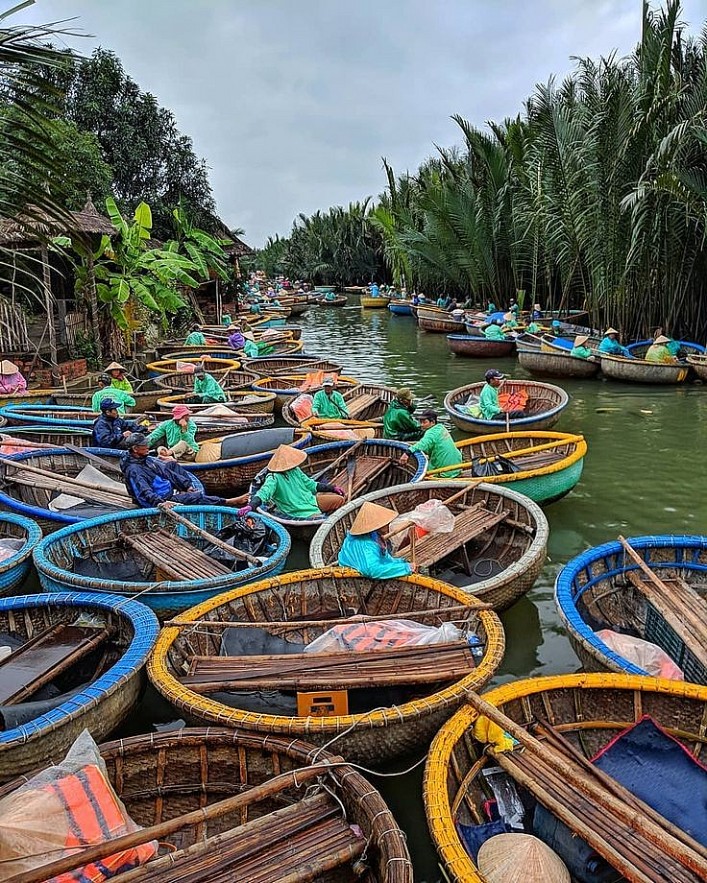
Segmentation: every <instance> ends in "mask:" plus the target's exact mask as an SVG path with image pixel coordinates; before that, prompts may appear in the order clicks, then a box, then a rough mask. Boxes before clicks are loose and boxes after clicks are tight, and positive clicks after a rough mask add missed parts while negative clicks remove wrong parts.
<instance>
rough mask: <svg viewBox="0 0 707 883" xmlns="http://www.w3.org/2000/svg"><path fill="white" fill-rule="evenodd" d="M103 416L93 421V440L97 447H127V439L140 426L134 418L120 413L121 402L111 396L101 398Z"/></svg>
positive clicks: (138, 429)
mask: <svg viewBox="0 0 707 883" xmlns="http://www.w3.org/2000/svg"><path fill="white" fill-rule="evenodd" d="M99 407H100V409H101V416H100V417H97V418H96V419H95V420H94V421H93V431H92V439H91V440H92V441H93V444H94V445H95V446H96V447H97V448H114V449H120V448H123V449H124V448H126V447H127V444H126V439H127V437H128V436H129V435H130V434H131V433H133V432H139V431H140V426H139V424H138V423H136V422H135V421H134V420H126V419H125V417H121V416H120V414H119V413H118V407H119V403H118V402H115V401H113V399H111V398H105V399H101V404H100V406H99Z"/></svg>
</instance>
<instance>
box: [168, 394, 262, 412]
mask: <svg viewBox="0 0 707 883" xmlns="http://www.w3.org/2000/svg"><path fill="white" fill-rule="evenodd" d="M227 396H228V401H227V402H225V405H226V407H228V408H232V409H233V410H234V411H237V412H238V413H239V414H273V413H274V411H275V398H276V396H275V393H274V392H255V390H252V389H236V390H228V392H227ZM175 405H188V406H189V407H190V408H191V410H192V411H194V412H195V413H197V412H199V411H203V410H205V409H206V408H212V407H213V405H212V404H205V403H204V402H202V401H201V397H200V396H197V395H194V393H178V394H177V395H173V396H163V397H162V398H160V399H158V400H157V407H158V408H159V409H160V411H171V410H172V408H174V406H175Z"/></svg>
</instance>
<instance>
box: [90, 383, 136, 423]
mask: <svg viewBox="0 0 707 883" xmlns="http://www.w3.org/2000/svg"><path fill="white" fill-rule="evenodd" d="M98 387H99V388H98V390H97V391H96V392H94V394H93V396H92V397H91V410H92V411H95V412H96V413H98V411H100V410H101V402H102V401H103V399H112V400H113V401H114V402H115V403H116V404H117V406H118V409H117V410H118V414H120V416H121V417H124V416H125V409H126V407H127V408H134V407H135V399H134V398H133V397H132V396H131V395H130V393H129V392H123V390H122V389H118V388H117V387H115V386H113V378H112V377H111V376H110V374H101V376H100V377H99V378H98Z"/></svg>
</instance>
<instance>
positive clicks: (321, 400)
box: [312, 377, 349, 420]
mask: <svg viewBox="0 0 707 883" xmlns="http://www.w3.org/2000/svg"><path fill="white" fill-rule="evenodd" d="M312 414H313V415H314V416H315V417H325V418H327V419H329V420H336V419H344V420H348V417H349V409H348V408H347V407H346V402H345V401H344V397H343V396H342V395H341V393H340V392H339V391H338V390H336V389H334V378H333V377H325V378H324V381H323V388H322V389H320V390H319V391H318V392H316V393H315V394H314V398H313V399H312Z"/></svg>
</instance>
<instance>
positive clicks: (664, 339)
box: [653, 334, 670, 343]
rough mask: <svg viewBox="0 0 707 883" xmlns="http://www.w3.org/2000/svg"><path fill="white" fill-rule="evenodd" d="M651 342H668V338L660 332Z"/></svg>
mask: <svg viewBox="0 0 707 883" xmlns="http://www.w3.org/2000/svg"><path fill="white" fill-rule="evenodd" d="M653 343H670V338H669V337H666V336H665V335H664V334H660V335H659V336H658V337H656V339H655V340H654V341H653Z"/></svg>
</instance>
